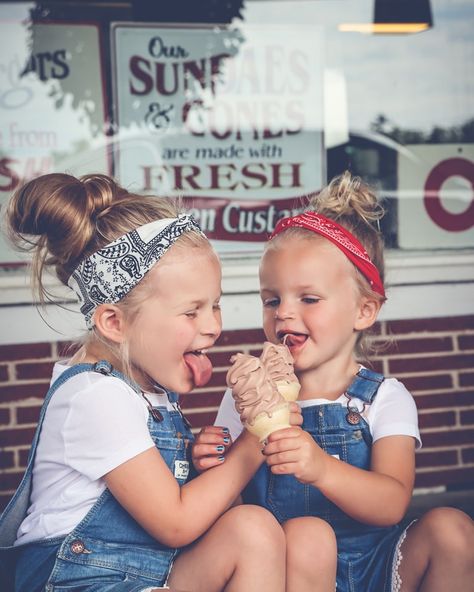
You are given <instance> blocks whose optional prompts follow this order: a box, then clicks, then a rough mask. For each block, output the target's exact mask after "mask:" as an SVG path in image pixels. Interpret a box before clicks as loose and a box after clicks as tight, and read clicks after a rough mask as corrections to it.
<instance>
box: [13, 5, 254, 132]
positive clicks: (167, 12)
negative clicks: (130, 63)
mask: <svg viewBox="0 0 474 592" xmlns="http://www.w3.org/2000/svg"><path fill="white" fill-rule="evenodd" d="M243 6H244V0H225V1H223V0H200V1H199V2H190V1H189V0H174V1H173V2H169V3H164V2H162V1H161V0H131V1H130V2H123V3H107V2H88V1H85V2H83V1H80V2H68V3H66V2H65V3H61V2H47V1H46V2H37V3H35V6H34V7H33V8H32V9H31V11H30V18H31V23H32V25H33V26H31V25H30V47H29V52H30V57H29V59H28V60H27V64H26V66H25V70H24V71H25V73H27V72H31V71H35V72H36V73H37V75H38V78H39V79H40V80H41V81H43V82H45V83H48V84H50V86H51V90H50V97H51V100H52V102H53V104H54V106H55V108H56V109H61V108H62V106H63V104H64V100H65V97H66V96H67V95H70V96H71V107H72V108H73V109H74V110H77V111H78V112H80V113H81V115H82V116H83V117H85V118H86V119H87V120H88V121H89V123H90V131H91V134H92V135H93V136H96V135H97V134H99V133H101V132H105V133H106V134H112V133H114V132H117V131H118V130H117V129H116V126H115V125H114V123H113V122H112V121H110V122H108V123H107V124H106V126H105V127H106V129H105V130H103V129H102V122H101V121H99V120H98V119H97V118H98V113H99V109H96V108H95V105H93V102H92V101H91V100H90V97H89V95H88V92H87V80H85V81H84V85H81V87H80V88H78V87H77V86H75V87H74V88H72V87H71V85H70V82H69V80H68V77H66V76H64V77H56V79H55V80H54V81H53V84H51V77H45V76H44V75H43V74H42V71H43V69H42V68H43V62H44V59H46V58H45V57H44V55H45V54H46V53H47V52H45V50H44V48H43V47H42V42H41V37H40V35H38V34H36V35H35V29H34V24H41V23H45V24H47V23H52V24H54V22H62V23H65V22H69V23H78V24H79V23H83V22H85V21H87V22H91V23H97V24H98V25H99V27H100V29H101V34H102V48H101V49H102V52H103V55H102V56H100V55H98V56H97V60H98V61H99V60H101V57H102V67H103V71H104V75H105V77H106V81H105V82H106V87H107V96H108V97H109V106H108V112H109V113H112V112H113V109H112V104H111V98H112V92H111V79H110V72H111V57H110V23H111V22H121V21H127V22H133V21H136V22H142V23H204V24H220V25H223V27H222V28H221V33H222V31H223V30H224V31H228V35H229V39H228V45H229V47H231V48H232V52H231V53H232V54H233V55H234V54H235V53H237V52H238V49H239V46H240V45H241V44H242V42H243V41H244V38H243V35H242V34H241V32H240V31H239V29H238V28H237V27H236V26H235V25H232V26H229V27H228V28H227V25H230V23H232V22H233V21H234V19H242V14H241V11H242V9H243ZM214 35H215V31H214V28H210V29H209V40H208V42H206V40H204V41H203V43H204V45H205V46H206V47H209V48H211V47H212V46H213V39H212V37H213V36H214ZM38 56H39V57H38ZM69 58H70V56H69ZM61 60H62V64H63V65H64V66H65V67H67V63H66V62H65V59H64V56H61V55H58V56H57V61H58V67H59V66H60V65H61V63H59V62H60V61H61ZM223 63H224V60H223V61H222V64H223ZM56 69H58V68H56ZM212 75H213V78H214V79H215V80H216V81H217V80H218V79H219V78H220V77H221V76H222V71H221V68H219V69H217V68H216V69H215V71H213V73H212ZM84 78H86V75H85V76H84ZM212 87H214V84H213V85H212ZM198 90H199V89H197V90H196V92H198Z"/></svg>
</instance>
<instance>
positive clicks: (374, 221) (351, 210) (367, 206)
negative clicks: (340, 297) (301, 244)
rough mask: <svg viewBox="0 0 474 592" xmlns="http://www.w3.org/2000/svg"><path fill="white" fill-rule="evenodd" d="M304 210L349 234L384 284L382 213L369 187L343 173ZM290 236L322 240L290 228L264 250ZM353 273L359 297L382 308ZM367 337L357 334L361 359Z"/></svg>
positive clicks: (377, 296)
mask: <svg viewBox="0 0 474 592" xmlns="http://www.w3.org/2000/svg"><path fill="white" fill-rule="evenodd" d="M306 210H307V211H314V212H317V213H318V214H322V215H323V216H325V217H326V218H329V219H331V220H334V221H335V222H337V223H338V224H340V225H341V226H343V227H344V228H345V229H346V230H348V231H349V232H350V233H351V234H353V235H354V236H355V237H356V238H357V239H358V241H359V242H360V243H361V244H362V246H363V247H364V248H365V250H366V251H367V253H368V255H369V257H370V259H371V261H372V263H373V264H374V265H375V267H376V268H377V269H378V272H379V274H380V278H381V280H382V283H383V282H384V276H385V265H384V241H383V236H382V233H381V232H380V229H379V220H380V219H381V218H382V217H383V215H384V213H385V212H384V209H383V207H382V206H381V204H380V203H379V202H378V200H377V196H376V195H375V192H374V191H373V190H372V189H371V187H370V186H369V185H367V184H366V183H364V182H363V181H362V180H361V179H360V178H359V177H353V176H352V175H351V174H350V173H349V171H345V172H344V173H343V174H342V175H340V176H338V177H335V178H334V179H332V181H331V182H330V183H329V184H328V185H327V186H326V187H325V188H324V189H322V191H321V192H320V193H318V194H317V195H315V196H314V197H312V199H311V200H310V202H309V204H308V207H307V208H306ZM293 235H296V236H304V237H305V238H308V239H311V238H314V239H315V240H326V239H324V238H322V237H321V236H320V235H317V234H315V233H314V232H312V231H311V230H307V229H304V228H294V227H293V228H288V229H287V230H285V231H284V232H282V233H281V234H279V235H277V236H276V237H275V238H274V239H272V240H271V241H270V242H269V243H268V247H267V248H272V247H277V246H278V241H279V240H281V239H282V238H283V237H288V236H293ZM353 270H354V274H355V280H356V285H357V288H358V291H359V294H360V295H361V296H366V297H370V298H374V299H375V300H377V301H378V302H379V303H380V305H382V304H383V303H384V301H385V298H384V297H383V296H382V295H380V294H378V293H377V292H374V291H373V290H372V288H371V286H370V284H369V282H368V281H367V279H366V278H365V277H364V276H363V275H362V274H361V273H360V271H359V270H358V269H357V268H356V267H355V266H353ZM367 336H368V331H364V332H361V333H360V334H359V336H358V341H357V354H358V355H359V356H361V357H362V356H363V357H366V356H367V354H368V353H370V352H371V351H373V348H371V347H369V340H368V339H367Z"/></svg>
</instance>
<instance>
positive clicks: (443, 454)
mask: <svg viewBox="0 0 474 592" xmlns="http://www.w3.org/2000/svg"><path fill="white" fill-rule="evenodd" d="M415 460H416V466H417V467H442V466H448V465H457V464H458V455H457V452H456V450H439V451H437V452H424V451H423V450H422V451H420V452H417V453H416V456H415Z"/></svg>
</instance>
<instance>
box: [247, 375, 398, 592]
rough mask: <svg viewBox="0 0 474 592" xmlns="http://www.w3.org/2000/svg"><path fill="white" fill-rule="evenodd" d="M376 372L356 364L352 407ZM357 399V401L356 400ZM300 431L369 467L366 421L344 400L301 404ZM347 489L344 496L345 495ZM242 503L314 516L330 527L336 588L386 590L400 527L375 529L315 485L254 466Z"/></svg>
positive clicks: (281, 516) (284, 515)
mask: <svg viewBox="0 0 474 592" xmlns="http://www.w3.org/2000/svg"><path fill="white" fill-rule="evenodd" d="M383 380H384V377H383V376H382V375H381V374H378V373H376V372H372V371H371V370H368V369H366V368H361V369H360V370H359V372H358V373H357V375H356V377H355V378H354V380H353V382H352V383H351V385H350V386H349V388H348V389H347V391H346V395H347V396H348V398H349V399H352V398H355V399H359V401H358V406H359V408H360V407H361V406H362V403H363V404H364V406H367V405H370V404H371V403H372V402H373V400H374V398H375V396H376V395H377V391H378V388H379V386H380V384H381V383H382V382H383ZM361 402H362V403H361ZM302 413H303V429H304V430H306V431H307V432H309V433H310V434H311V435H312V437H313V438H314V440H315V441H316V442H317V443H318V445H319V446H320V447H321V448H322V449H323V450H325V451H326V452H327V453H328V454H331V455H332V456H335V457H336V458H339V459H340V460H342V461H344V462H347V463H349V464H351V465H353V466H355V467H359V468H361V469H369V468H370V452H371V446H372V437H371V435H370V430H369V426H368V424H367V422H366V421H365V420H364V418H363V417H362V416H361V414H360V413H359V412H358V411H357V406H356V405H355V404H354V403H351V402H350V401H349V404H348V408H346V407H343V406H342V405H339V404H338V403H336V404H323V405H313V406H310V407H303V408H302ZM350 494H351V492H350V489H349V490H348V491H347V495H350ZM244 500H245V502H247V503H253V504H258V505H260V506H263V507H265V508H267V509H268V510H270V512H272V513H273V514H274V516H275V517H276V518H277V519H278V520H279V522H285V521H286V520H289V519H290V518H296V517H299V516H317V517H319V518H322V519H323V520H325V521H326V522H328V523H329V524H330V525H331V526H332V528H333V529H334V531H335V533H336V537H337V545H338V564H337V591H338V592H388V591H390V590H391V589H392V588H391V579H392V559H393V555H394V552H395V550H396V547H397V542H398V539H399V537H400V535H401V529H400V527H399V526H398V525H397V526H393V527H377V526H371V525H367V524H362V523H361V522H358V521H357V520H354V519H352V518H350V517H349V516H348V515H347V514H345V513H344V512H343V511H342V510H340V509H339V508H338V507H337V506H336V505H335V504H333V503H332V502H331V501H329V500H328V499H327V498H326V497H325V496H324V495H323V494H322V493H321V492H320V491H319V490H318V489H317V488H316V487H313V486H311V485H304V484H302V483H300V482H299V481H298V480H297V479H296V478H295V477H294V476H293V475H273V474H272V473H271V472H270V471H269V470H268V467H267V466H266V465H263V466H262V467H260V470H259V471H258V472H257V473H256V475H255V477H254V478H253V480H252V481H251V482H250V484H249V485H248V486H247V488H246V490H245V492H244Z"/></svg>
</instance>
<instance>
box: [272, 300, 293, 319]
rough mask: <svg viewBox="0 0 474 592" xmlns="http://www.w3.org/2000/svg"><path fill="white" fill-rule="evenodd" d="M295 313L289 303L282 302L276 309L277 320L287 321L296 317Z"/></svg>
mask: <svg viewBox="0 0 474 592" xmlns="http://www.w3.org/2000/svg"><path fill="white" fill-rule="evenodd" d="M294 318H295V313H294V312H293V310H292V308H291V306H290V305H289V304H285V303H283V302H280V304H279V306H278V308H276V309H275V319H276V320H277V321H285V320H287V319H294Z"/></svg>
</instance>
